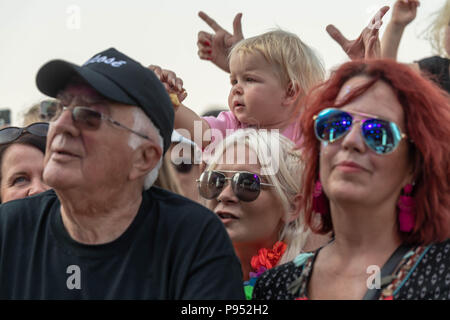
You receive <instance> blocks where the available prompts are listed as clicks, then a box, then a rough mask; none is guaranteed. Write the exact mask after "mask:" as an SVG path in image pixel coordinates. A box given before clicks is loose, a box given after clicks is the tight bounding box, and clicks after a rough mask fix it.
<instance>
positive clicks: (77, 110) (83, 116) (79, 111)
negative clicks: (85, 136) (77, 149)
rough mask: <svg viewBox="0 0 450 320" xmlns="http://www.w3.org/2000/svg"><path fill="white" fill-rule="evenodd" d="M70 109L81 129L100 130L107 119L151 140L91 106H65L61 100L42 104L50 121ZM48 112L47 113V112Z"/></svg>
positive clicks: (43, 110) (74, 120)
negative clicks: (50, 103) (45, 104)
mask: <svg viewBox="0 0 450 320" xmlns="http://www.w3.org/2000/svg"><path fill="white" fill-rule="evenodd" d="M66 109H68V110H69V111H70V112H71V114H72V120H73V122H74V123H75V124H76V125H77V126H78V127H79V128H81V129H84V130H98V129H99V128H100V125H101V122H102V120H106V121H109V122H111V123H112V124H115V125H116V126H119V127H121V128H124V129H126V130H128V131H130V132H132V133H134V134H136V135H138V136H140V137H141V138H144V139H147V140H151V139H150V138H149V137H148V136H147V135H145V134H142V133H139V132H137V131H134V130H133V129H130V128H128V127H127V126H125V125H123V124H121V123H120V122H117V121H116V120H114V119H112V118H110V117H108V116H107V115H104V114H103V113H101V112H98V111H95V110H94V109H91V108H89V107H67V106H64V105H63V104H62V103H61V102H55V103H53V104H52V105H48V106H43V105H42V104H41V112H42V113H43V114H44V115H45V116H46V117H48V119H50V121H56V120H58V118H59V117H60V116H61V115H62V113H63V112H64V110H66ZM45 112H46V113H45Z"/></svg>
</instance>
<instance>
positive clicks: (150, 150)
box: [129, 141, 163, 180]
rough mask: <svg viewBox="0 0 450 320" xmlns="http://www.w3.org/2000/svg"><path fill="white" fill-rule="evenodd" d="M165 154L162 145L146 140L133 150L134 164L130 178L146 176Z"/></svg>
mask: <svg viewBox="0 0 450 320" xmlns="http://www.w3.org/2000/svg"><path fill="white" fill-rule="evenodd" d="M162 156H163V154H162V149H161V147H160V146H158V145H157V144H155V143H153V142H150V141H148V142H144V143H143V144H141V145H140V146H139V147H137V148H136V150H134V152H133V164H132V169H131V171H130V175H129V178H130V180H135V179H138V178H140V177H142V176H146V175H147V173H149V172H150V171H151V170H152V169H153V168H154V167H156V165H157V164H158V162H159V160H160V159H161V157H162Z"/></svg>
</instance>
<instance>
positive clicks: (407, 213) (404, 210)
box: [397, 183, 416, 232]
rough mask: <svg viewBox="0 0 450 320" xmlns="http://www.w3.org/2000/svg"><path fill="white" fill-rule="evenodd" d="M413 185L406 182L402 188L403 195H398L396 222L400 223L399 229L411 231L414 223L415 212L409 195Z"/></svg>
mask: <svg viewBox="0 0 450 320" xmlns="http://www.w3.org/2000/svg"><path fill="white" fill-rule="evenodd" d="M412 189H413V186H412V184H410V183H408V184H407V185H406V186H405V187H404V188H403V195H401V196H400V198H399V200H398V202H397V207H398V209H399V211H398V222H399V224H400V231H402V232H411V231H412V229H413V228H414V225H415V224H416V212H415V205H416V204H415V201H414V198H413V197H411V192H412Z"/></svg>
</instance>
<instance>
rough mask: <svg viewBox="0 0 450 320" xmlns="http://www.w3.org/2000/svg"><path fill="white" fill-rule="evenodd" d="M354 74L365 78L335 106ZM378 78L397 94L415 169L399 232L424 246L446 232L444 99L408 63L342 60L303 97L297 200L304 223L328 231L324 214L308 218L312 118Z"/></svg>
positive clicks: (313, 166)
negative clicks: (412, 220) (406, 218)
mask: <svg viewBox="0 0 450 320" xmlns="http://www.w3.org/2000/svg"><path fill="white" fill-rule="evenodd" d="M355 76H367V77H369V78H370V79H371V81H369V82H368V83H366V84H365V85H364V86H362V87H360V88H358V89H357V90H354V91H353V92H351V93H350V94H349V95H348V96H347V97H346V99H345V101H343V102H342V103H339V105H336V103H335V100H336V97H337V95H338V93H339V91H340V90H341V88H342V86H343V85H344V83H345V82H346V81H348V80H349V79H350V78H353V77H355ZM379 80H381V81H384V82H385V83H387V84H388V85H389V86H390V87H391V88H392V89H393V90H394V93H395V94H396V96H397V99H398V101H399V102H400V104H401V105H402V107H403V111H404V114H405V124H406V134H407V136H408V138H409V139H411V140H412V141H413V143H411V144H410V146H411V147H410V148H409V149H410V159H411V161H412V164H413V165H414V169H415V183H416V184H415V187H414V191H413V194H412V196H413V197H414V198H415V202H416V224H415V226H414V229H413V231H411V232H408V233H405V232H400V230H399V233H400V235H401V237H402V240H403V241H404V242H406V243H420V244H429V243H432V242H439V241H444V240H445V239H447V238H449V236H450V188H449V186H450V143H449V141H448V140H447V139H450V97H449V96H448V94H447V93H446V92H444V91H443V90H441V89H440V88H439V87H437V85H435V84H434V83H432V82H431V81H430V80H428V79H425V78H424V77H422V76H420V75H419V74H418V73H417V72H416V71H414V70H413V69H411V68H410V67H408V66H406V65H403V64H399V63H396V62H394V61H389V60H364V61H352V62H348V63H345V64H343V65H342V66H340V67H339V68H338V69H337V70H336V71H334V72H333V73H332V74H331V76H330V78H329V79H328V80H327V81H326V82H324V83H323V84H321V85H319V86H317V87H316V88H315V89H314V90H312V92H311V93H310V94H309V95H308V97H307V98H306V103H305V105H306V107H305V109H304V110H303V112H302V114H301V117H300V123H299V125H300V130H301V133H302V145H301V146H300V148H301V149H302V151H303V156H304V160H305V172H304V174H303V176H302V186H303V189H302V195H303V197H302V199H303V205H304V208H305V219H306V222H307V224H308V225H309V226H310V227H311V228H312V229H313V231H315V232H317V233H322V234H325V233H328V232H330V231H332V230H333V223H332V220H331V215H330V214H325V215H322V219H321V223H320V224H317V222H316V221H317V220H315V219H314V216H315V213H314V212H313V208H312V200H313V197H312V195H313V192H314V186H315V182H316V181H317V180H318V179H319V151H320V143H319V141H318V140H317V138H316V136H315V134H314V121H313V116H314V115H316V114H318V113H319V112H320V111H321V110H323V109H325V108H329V107H341V106H343V105H344V104H347V103H348V102H349V101H351V100H353V99H355V98H356V97H358V96H360V95H362V94H363V93H364V92H365V91H367V90H368V89H369V88H370V87H371V86H372V85H373V84H374V83H375V82H377V81H379Z"/></svg>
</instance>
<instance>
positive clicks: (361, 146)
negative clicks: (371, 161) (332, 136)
mask: <svg viewBox="0 0 450 320" xmlns="http://www.w3.org/2000/svg"><path fill="white" fill-rule="evenodd" d="M349 130H350V131H349V132H348V133H347V134H346V135H345V136H344V138H343V141H342V147H343V148H344V149H347V150H353V151H356V152H358V153H362V152H364V151H365V150H366V144H365V143H364V137H363V136H362V132H361V122H360V121H357V122H353V124H352V126H351V128H350V129H349Z"/></svg>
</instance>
